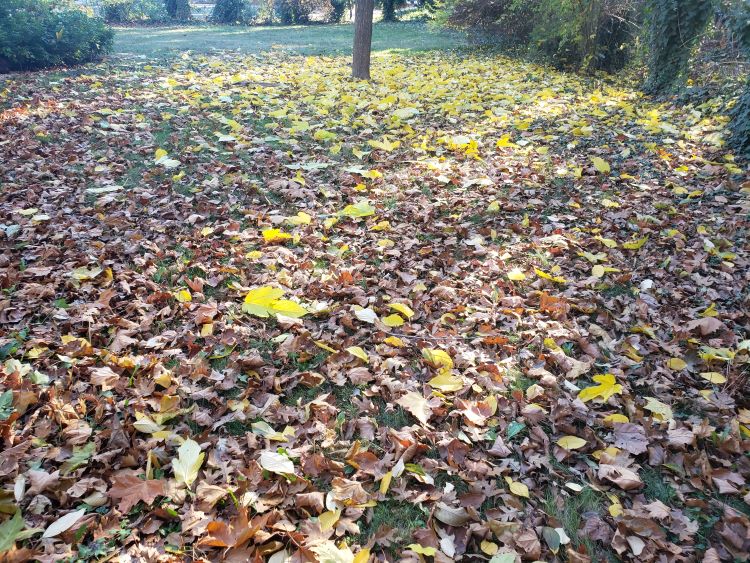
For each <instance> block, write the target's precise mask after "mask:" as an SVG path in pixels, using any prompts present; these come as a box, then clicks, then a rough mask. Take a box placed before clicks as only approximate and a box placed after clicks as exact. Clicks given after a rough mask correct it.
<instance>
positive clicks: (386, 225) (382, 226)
mask: <svg viewBox="0 0 750 563" xmlns="http://www.w3.org/2000/svg"><path fill="white" fill-rule="evenodd" d="M390 228H391V223H390V221H381V222H380V223H378V224H376V225H373V226H372V227H370V230H371V231H387V230H388V229H390Z"/></svg>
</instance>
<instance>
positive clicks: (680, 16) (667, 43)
mask: <svg viewBox="0 0 750 563" xmlns="http://www.w3.org/2000/svg"><path fill="white" fill-rule="evenodd" d="M647 4H648V8H647V13H648V23H649V65H648V66H649V77H648V81H647V82H646V90H647V91H648V92H651V93H662V92H665V91H668V90H670V89H672V88H674V87H676V86H680V85H682V84H683V83H684V79H685V76H686V75H687V71H688V66H689V63H690V57H691V56H692V54H693V50H694V48H695V47H696V45H697V44H698V41H699V40H700V37H701V34H702V33H703V31H704V30H705V29H706V26H707V25H708V21H709V15H710V14H711V13H712V11H713V6H714V4H713V2H712V0H648V2H647Z"/></svg>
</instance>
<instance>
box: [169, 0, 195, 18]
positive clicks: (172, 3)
mask: <svg viewBox="0 0 750 563" xmlns="http://www.w3.org/2000/svg"><path fill="white" fill-rule="evenodd" d="M164 7H165V9H166V10H167V14H168V15H169V17H170V18H172V19H173V20H178V21H187V20H189V19H190V0H164Z"/></svg>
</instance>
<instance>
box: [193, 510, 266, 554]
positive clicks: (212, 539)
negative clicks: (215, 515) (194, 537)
mask: <svg viewBox="0 0 750 563" xmlns="http://www.w3.org/2000/svg"><path fill="white" fill-rule="evenodd" d="M238 512H239V514H238V515H237V518H236V519H235V520H234V521H232V522H230V523H229V524H227V523H226V522H222V521H221V520H213V521H211V522H209V523H208V526H207V527H206V531H207V532H208V533H209V536H208V537H205V538H202V539H201V540H199V541H198V545H208V546H213V547H242V546H243V545H244V544H245V543H247V542H248V541H249V540H250V539H251V538H252V537H253V536H254V535H255V534H256V533H257V532H258V531H260V530H261V529H262V528H264V527H265V525H266V523H267V522H268V519H269V518H270V517H271V514H272V513H271V512H267V513H266V514H263V515H261V516H256V517H255V518H253V519H252V520H248V518H247V508H245V507H244V506H243V507H240V508H239V509H238Z"/></svg>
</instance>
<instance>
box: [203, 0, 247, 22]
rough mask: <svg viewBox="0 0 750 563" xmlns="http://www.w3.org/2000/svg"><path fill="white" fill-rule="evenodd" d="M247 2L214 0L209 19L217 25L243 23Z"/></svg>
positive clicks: (241, 0) (240, 0) (243, 0)
mask: <svg viewBox="0 0 750 563" xmlns="http://www.w3.org/2000/svg"><path fill="white" fill-rule="evenodd" d="M246 4H247V2H246V1H245V0H216V4H214V9H213V12H211V19H212V20H213V21H215V22H217V23H238V22H241V21H243V19H244V17H245V11H246V8H247V6H246Z"/></svg>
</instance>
